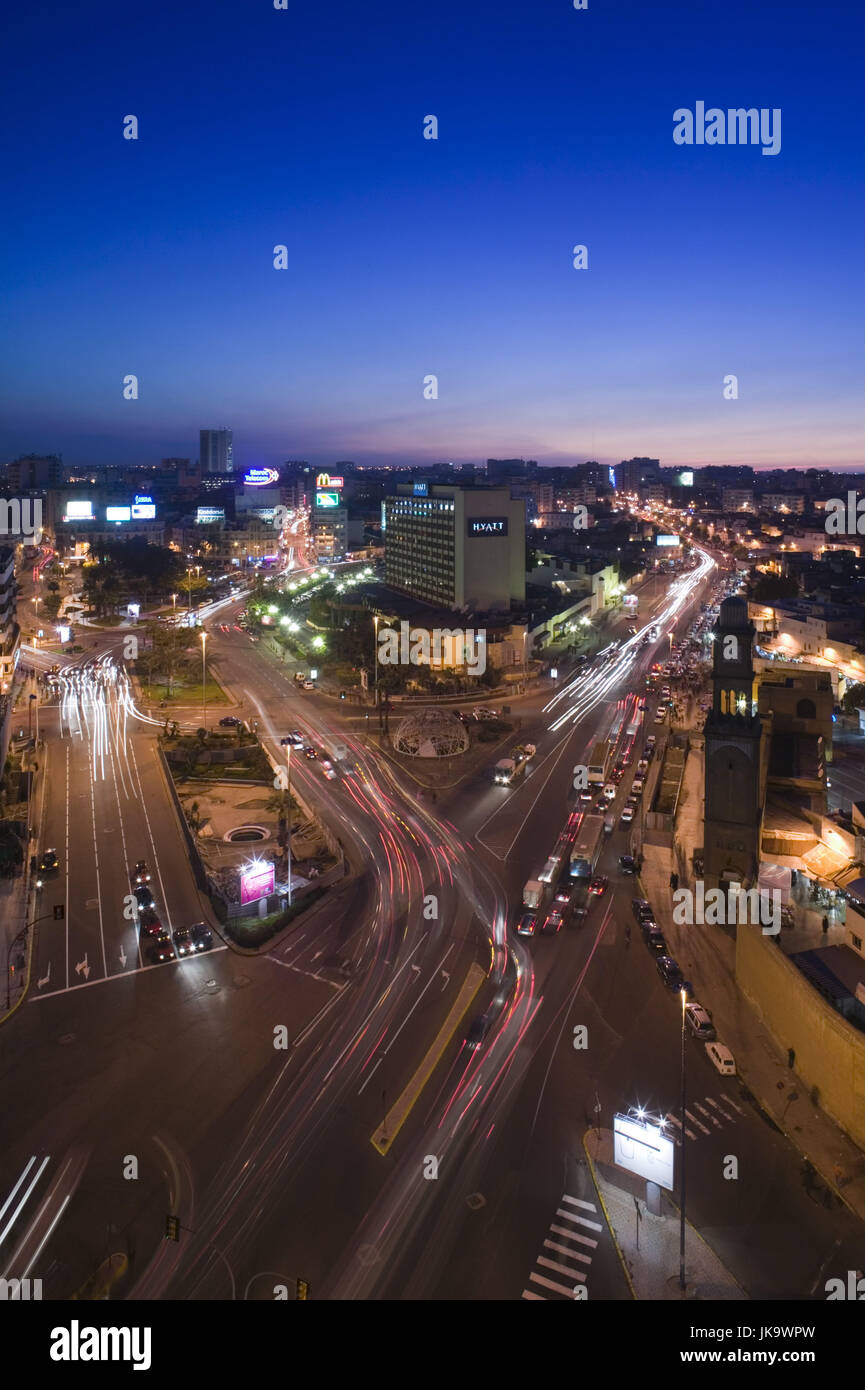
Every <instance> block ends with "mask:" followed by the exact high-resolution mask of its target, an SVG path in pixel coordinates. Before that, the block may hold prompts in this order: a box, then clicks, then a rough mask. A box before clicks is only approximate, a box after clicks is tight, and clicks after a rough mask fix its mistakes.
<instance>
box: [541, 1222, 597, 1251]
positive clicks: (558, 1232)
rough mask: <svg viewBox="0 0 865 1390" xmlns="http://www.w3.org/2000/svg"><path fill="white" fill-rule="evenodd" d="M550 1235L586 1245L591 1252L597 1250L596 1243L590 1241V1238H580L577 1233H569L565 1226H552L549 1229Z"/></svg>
mask: <svg viewBox="0 0 865 1390" xmlns="http://www.w3.org/2000/svg"><path fill="white" fill-rule="evenodd" d="M550 1234H551V1235H554V1236H565V1238H566V1239H567V1240H575V1241H577V1242H578V1243H579V1244H580V1245H588V1246H589V1248H590V1249H591V1250H597V1248H598V1242H597V1241H596V1240H592V1237H591V1236H581V1235H580V1234H579V1232H578V1231H569V1230H568V1228H567V1227H566V1226H556V1225H555V1224H553V1225H552V1226H551V1227H550Z"/></svg>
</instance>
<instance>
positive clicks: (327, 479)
mask: <svg viewBox="0 0 865 1390" xmlns="http://www.w3.org/2000/svg"><path fill="white" fill-rule="evenodd" d="M344 484H345V479H344V478H338V477H334V476H333V475H332V474H331V473H319V475H318V477H317V478H316V480H315V485H316V487H323V488H335V487H336V488H339V487H343V486H344Z"/></svg>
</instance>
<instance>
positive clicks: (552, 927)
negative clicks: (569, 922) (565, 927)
mask: <svg viewBox="0 0 865 1390" xmlns="http://www.w3.org/2000/svg"><path fill="white" fill-rule="evenodd" d="M563 921H564V918H563V917H562V914H561V912H560V911H559V909H558V908H557V907H554V908H553V910H552V912H548V913H547V915H546V917H545V918H544V924H543V926H542V927H541V932H542V934H543V935H544V936H555V934H556V932H557V931H561V926H562V922H563Z"/></svg>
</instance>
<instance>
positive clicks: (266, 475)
mask: <svg viewBox="0 0 865 1390" xmlns="http://www.w3.org/2000/svg"><path fill="white" fill-rule="evenodd" d="M243 481H244V484H245V486H246V487H271V486H272V485H273V484H274V483H278V482H279V473H278V472H277V470H276V469H275V468H250V469H249V472H248V473H244V475H243Z"/></svg>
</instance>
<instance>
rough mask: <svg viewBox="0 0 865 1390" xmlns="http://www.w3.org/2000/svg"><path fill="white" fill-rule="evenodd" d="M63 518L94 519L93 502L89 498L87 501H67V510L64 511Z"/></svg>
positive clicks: (75, 519)
mask: <svg viewBox="0 0 865 1390" xmlns="http://www.w3.org/2000/svg"><path fill="white" fill-rule="evenodd" d="M63 520H64V521H92V520H93V503H92V502H91V501H90V499H89V498H88V500H87V501H86V502H67V503H66V511H65V512H64V513H63Z"/></svg>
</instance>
